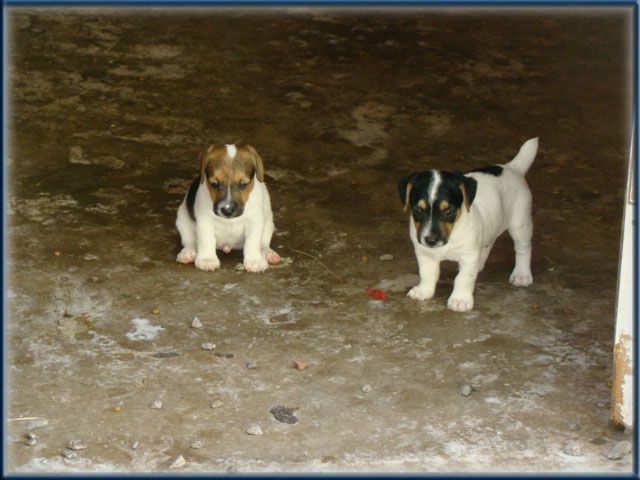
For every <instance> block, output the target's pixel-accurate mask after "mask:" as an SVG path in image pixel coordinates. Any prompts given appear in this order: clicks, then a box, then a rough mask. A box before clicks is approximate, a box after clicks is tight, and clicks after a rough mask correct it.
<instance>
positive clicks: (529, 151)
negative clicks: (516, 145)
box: [505, 137, 538, 175]
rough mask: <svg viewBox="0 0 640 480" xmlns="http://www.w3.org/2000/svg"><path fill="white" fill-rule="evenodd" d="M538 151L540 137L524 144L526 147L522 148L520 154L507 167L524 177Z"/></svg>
mask: <svg viewBox="0 0 640 480" xmlns="http://www.w3.org/2000/svg"><path fill="white" fill-rule="evenodd" d="M537 151H538V137H536V138H532V139H530V140H527V141H526V142H524V145H522V146H521V147H520V151H519V152H518V154H517V155H516V156H515V157H514V158H513V160H511V161H510V162H509V163H507V164H506V165H505V167H509V168H510V169H512V170H515V171H516V172H518V173H520V175H524V174H525V173H527V171H528V170H529V167H531V164H532V163H533V159H534V158H536V152H537Z"/></svg>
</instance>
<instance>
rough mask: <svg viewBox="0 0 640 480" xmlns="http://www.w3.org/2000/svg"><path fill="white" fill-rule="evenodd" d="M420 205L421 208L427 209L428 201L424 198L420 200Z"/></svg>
mask: <svg viewBox="0 0 640 480" xmlns="http://www.w3.org/2000/svg"><path fill="white" fill-rule="evenodd" d="M418 206H419V207H420V208H421V209H423V210H426V209H427V202H425V201H424V200H420V201H419V202H418Z"/></svg>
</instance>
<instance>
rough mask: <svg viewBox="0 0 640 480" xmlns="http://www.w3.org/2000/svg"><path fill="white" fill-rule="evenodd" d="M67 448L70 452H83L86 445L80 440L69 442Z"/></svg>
mask: <svg viewBox="0 0 640 480" xmlns="http://www.w3.org/2000/svg"><path fill="white" fill-rule="evenodd" d="M67 448H68V449H70V450H84V449H86V448H87V444H86V443H85V442H84V441H82V440H71V441H70V442H69V444H68V445H67Z"/></svg>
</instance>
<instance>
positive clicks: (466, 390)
mask: <svg viewBox="0 0 640 480" xmlns="http://www.w3.org/2000/svg"><path fill="white" fill-rule="evenodd" d="M458 393H459V394H460V395H462V396H463V397H468V396H469V395H470V394H471V385H463V386H461V387H460V390H458Z"/></svg>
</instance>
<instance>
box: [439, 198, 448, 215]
mask: <svg viewBox="0 0 640 480" xmlns="http://www.w3.org/2000/svg"><path fill="white" fill-rule="evenodd" d="M438 208H440V211H441V212H444V211H445V210H446V209H447V208H449V202H447V201H446V200H442V201H441V202H440V205H438Z"/></svg>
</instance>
